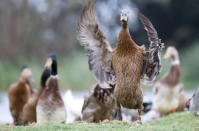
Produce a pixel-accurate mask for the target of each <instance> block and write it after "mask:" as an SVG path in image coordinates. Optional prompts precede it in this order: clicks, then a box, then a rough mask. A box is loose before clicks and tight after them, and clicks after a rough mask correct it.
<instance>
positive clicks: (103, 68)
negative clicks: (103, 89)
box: [78, 0, 114, 82]
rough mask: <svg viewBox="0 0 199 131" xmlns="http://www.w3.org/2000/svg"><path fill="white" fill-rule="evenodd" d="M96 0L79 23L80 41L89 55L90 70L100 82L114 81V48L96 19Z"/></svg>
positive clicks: (88, 7) (93, 0)
mask: <svg viewBox="0 0 199 131" xmlns="http://www.w3.org/2000/svg"><path fill="white" fill-rule="evenodd" d="M94 8H95V0H92V2H89V3H88V5H87V6H85V8H84V9H83V12H82V15H81V19H80V21H79V23H78V40H79V41H80V44H81V45H82V46H84V48H85V50H86V51H87V55H88V64H89V69H90V70H92V71H94V75H95V77H96V78H97V80H98V81H99V82H108V81H112V79H113V78H114V71H113V68H112V48H111V46H110V44H109V43H108V41H107V40H106V38H105V36H104V35H103V33H102V32H101V30H100V29H99V26H98V24H97V21H96V17H95V9H94Z"/></svg>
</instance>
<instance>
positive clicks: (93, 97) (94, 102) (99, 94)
mask: <svg viewBox="0 0 199 131" xmlns="http://www.w3.org/2000/svg"><path fill="white" fill-rule="evenodd" d="M102 86H103V87H105V86H108V88H102ZM102 86H100V85H99V84H95V85H93V86H92V87H91V88H90V90H89V92H88V94H86V95H85V96H84V104H83V107H82V120H83V121H86V122H101V121H104V120H112V119H113V116H114V112H115V108H116V101H115V98H114V96H113V91H114V88H115V86H113V85H111V84H110V85H105V86H104V85H102Z"/></svg>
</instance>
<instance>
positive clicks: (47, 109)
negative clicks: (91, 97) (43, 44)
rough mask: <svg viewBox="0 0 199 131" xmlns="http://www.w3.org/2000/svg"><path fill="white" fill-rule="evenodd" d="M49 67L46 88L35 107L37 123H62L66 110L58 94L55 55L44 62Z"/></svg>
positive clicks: (64, 119)
mask: <svg viewBox="0 0 199 131" xmlns="http://www.w3.org/2000/svg"><path fill="white" fill-rule="evenodd" d="M46 65H47V67H51V76H50V78H49V82H48V86H47V87H46V88H45V89H44V90H43V92H42V94H41V96H40V97H39V100H38V104H37V107H36V113H37V115H36V117H37V123H39V124H41V123H48V122H53V123H63V122H65V121H66V109H65V106H64V101H63V100H62V98H61V95H60V93H59V85H58V75H57V59H56V55H55V54H50V55H49V57H48V60H47V62H46Z"/></svg>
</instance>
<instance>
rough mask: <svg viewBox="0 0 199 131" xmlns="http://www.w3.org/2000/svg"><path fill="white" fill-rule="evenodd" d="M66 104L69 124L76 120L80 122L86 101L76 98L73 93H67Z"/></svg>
mask: <svg viewBox="0 0 199 131" xmlns="http://www.w3.org/2000/svg"><path fill="white" fill-rule="evenodd" d="M63 99H64V103H65V107H66V109H67V120H66V122H67V123H71V122H74V121H76V120H80V119H81V117H82V113H81V110H82V106H83V104H84V99H83V98H82V99H81V98H74V97H73V95H72V91H71V90H68V91H66V93H65V95H64V98H63Z"/></svg>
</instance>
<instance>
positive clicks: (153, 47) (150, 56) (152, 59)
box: [137, 10, 164, 81]
mask: <svg viewBox="0 0 199 131" xmlns="http://www.w3.org/2000/svg"><path fill="white" fill-rule="evenodd" d="M137 14H138V17H139V19H140V21H141V22H142V23H143V25H144V29H145V30H146V31H147V35H148V39H149V41H150V47H149V50H148V51H146V52H145V59H144V66H143V70H142V75H146V76H147V79H146V80H147V81H154V80H155V78H156V76H157V75H158V74H159V73H160V70H161V59H160V51H161V50H162V48H164V43H161V39H159V38H158V33H157V31H156V29H155V28H154V27H153V25H152V23H151V22H150V20H149V19H148V18H146V17H145V16H144V15H143V14H142V13H141V12H140V11H139V10H137Z"/></svg>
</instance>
